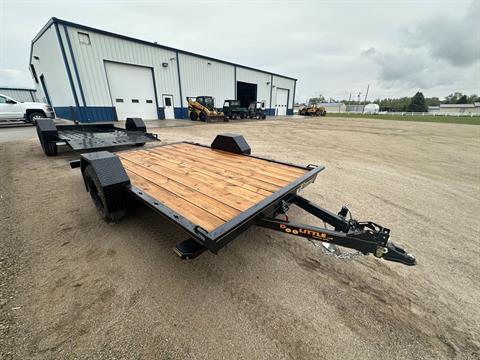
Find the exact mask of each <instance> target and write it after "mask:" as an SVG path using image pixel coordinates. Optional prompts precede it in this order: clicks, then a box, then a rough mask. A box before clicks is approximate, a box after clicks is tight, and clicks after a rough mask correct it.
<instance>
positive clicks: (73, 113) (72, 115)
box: [54, 106, 117, 123]
mask: <svg viewBox="0 0 480 360" xmlns="http://www.w3.org/2000/svg"><path fill="white" fill-rule="evenodd" d="M54 110H55V114H56V115H57V116H58V117H61V118H63V119H67V120H78V121H79V122H81V123H91V122H107V121H108V122H111V121H116V120H117V115H116V112H115V108H114V107H111V106H81V107H79V108H78V109H77V108H76V107H74V106H55V107H54ZM80 119H81V120H80Z"/></svg>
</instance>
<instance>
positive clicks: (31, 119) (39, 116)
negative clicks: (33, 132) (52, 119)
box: [27, 111, 45, 125]
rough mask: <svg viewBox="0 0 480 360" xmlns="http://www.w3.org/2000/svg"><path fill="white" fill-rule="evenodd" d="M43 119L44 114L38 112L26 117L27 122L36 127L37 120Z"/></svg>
mask: <svg viewBox="0 0 480 360" xmlns="http://www.w3.org/2000/svg"><path fill="white" fill-rule="evenodd" d="M43 118H45V114H44V113H43V112H40V111H33V112H31V113H30V114H28V115H27V121H28V122H29V123H30V124H33V125H37V119H43Z"/></svg>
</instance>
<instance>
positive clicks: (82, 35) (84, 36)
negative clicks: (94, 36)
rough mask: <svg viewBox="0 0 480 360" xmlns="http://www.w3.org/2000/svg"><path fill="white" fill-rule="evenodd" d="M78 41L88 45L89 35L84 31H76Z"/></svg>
mask: <svg viewBox="0 0 480 360" xmlns="http://www.w3.org/2000/svg"><path fill="white" fill-rule="evenodd" d="M78 41H79V42H80V44H84V45H90V35H88V34H86V33H82V32H79V33H78Z"/></svg>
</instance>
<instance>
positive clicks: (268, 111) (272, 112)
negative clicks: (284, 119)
mask: <svg viewBox="0 0 480 360" xmlns="http://www.w3.org/2000/svg"><path fill="white" fill-rule="evenodd" d="M265 112H266V113H267V116H275V109H265Z"/></svg>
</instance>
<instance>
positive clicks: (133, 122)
mask: <svg viewBox="0 0 480 360" xmlns="http://www.w3.org/2000/svg"><path fill="white" fill-rule="evenodd" d="M125 128H126V129H127V130H131V131H141V132H147V127H146V126H145V123H144V122H143V120H142V119H141V118H127V121H126V123H125Z"/></svg>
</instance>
